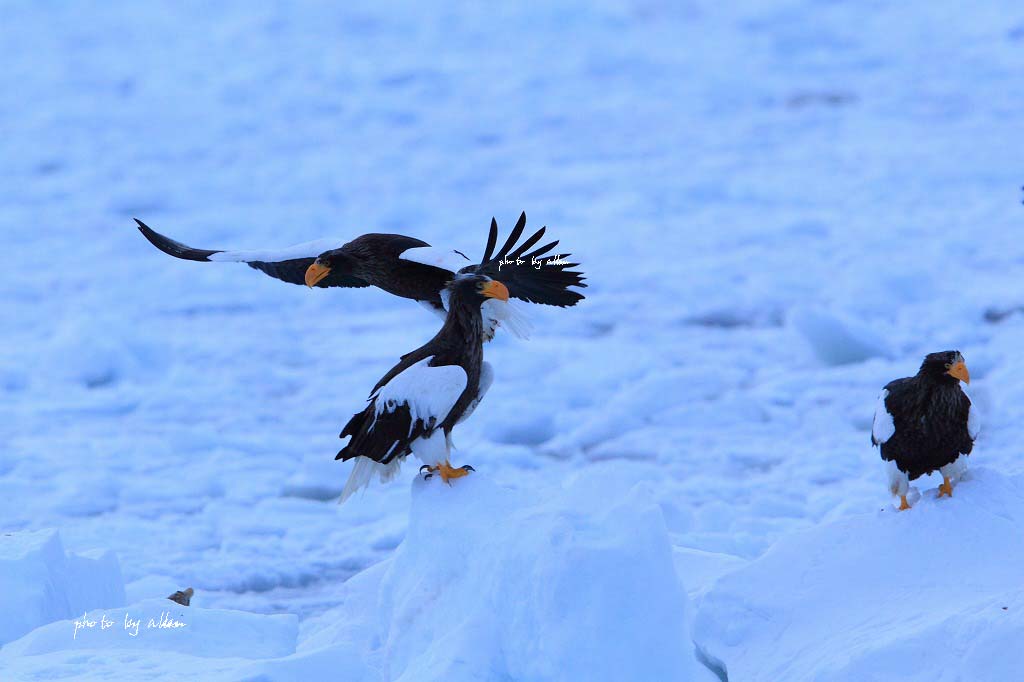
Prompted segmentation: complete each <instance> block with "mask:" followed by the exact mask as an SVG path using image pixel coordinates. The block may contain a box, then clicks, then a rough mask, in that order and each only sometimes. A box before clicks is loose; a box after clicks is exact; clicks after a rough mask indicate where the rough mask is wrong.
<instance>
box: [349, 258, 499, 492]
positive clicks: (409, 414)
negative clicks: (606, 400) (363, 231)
mask: <svg viewBox="0 0 1024 682" xmlns="http://www.w3.org/2000/svg"><path fill="white" fill-rule="evenodd" d="M445 292H446V294H447V298H448V314H447V316H446V317H445V321H444V326H442V327H441V331H439V332H438V333H437V334H436V335H435V336H434V338H432V339H431V340H430V341H428V342H427V343H425V344H424V345H422V346H420V347H419V348H417V349H416V350H414V351H412V352H411V353H406V354H405V355H403V356H402V359H401V360H400V361H399V363H398V364H397V365H395V366H394V367H392V368H391V370H390V371H389V372H388V373H387V374H385V375H384V376H383V377H382V378H381V380H380V381H378V382H377V385H376V386H374V387H373V390H372V391H370V398H369V404H368V405H367V406H366V409H364V410H362V411H361V412H359V413H357V414H355V415H354V416H353V417H352V419H350V420H349V422H348V424H346V425H345V428H344V429H342V432H341V435H340V437H341V438H345V437H346V436H351V437H352V438H351V440H350V441H349V442H348V444H347V445H346V446H345V447H344V448H342V450H341V452H339V453H338V456H337V457H335V459H341V460H349V459H353V458H356V462H355V466H354V467H353V468H352V473H351V475H350V476H349V479H348V482H347V483H346V484H345V489H344V491H343V492H342V494H341V501H342V502H344V501H345V500H346V499H348V498H349V497H350V496H351V495H352V493H354V492H355V491H356V490H359V489H360V488H362V487H364V486H365V485H367V484H368V483H369V482H370V480H371V479H372V478H373V476H374V475H375V474H376V475H379V477H380V479H381V480H382V481H386V480H389V479H390V478H391V477H392V476H394V474H395V473H396V472H397V470H398V464H399V463H400V461H401V460H402V459H404V458H405V457H406V456H407V455H409V454H410V453H414V454H415V455H416V456H417V457H418V458H419V459H420V460H421V461H423V462H424V464H425V465H426V468H427V469H428V470H429V472H430V473H431V474H433V473H437V474H438V475H439V476H440V477H441V479H442V480H443V481H445V482H446V483H447V482H448V481H449V479H452V478H460V477H462V476H465V475H466V474H468V473H469V472H470V471H472V468H471V467H461V468H460V467H453V466H451V464H449V463H448V457H449V453H450V451H451V432H452V429H453V428H454V427H455V425H456V424H457V423H459V422H460V421H462V420H464V419H466V418H467V417H468V416H469V415H470V414H472V412H473V410H474V409H476V406H477V404H479V402H480V400H481V399H482V398H483V396H484V394H485V393H486V392H487V389H488V388H490V385H491V381H492V379H493V376H494V375H493V372H492V371H491V367H490V365H489V364H488V363H486V362H484V361H483V329H482V325H481V314H480V306H481V305H483V304H484V302H486V301H488V300H489V299H492V298H496V299H498V300H507V299H508V294H509V292H508V289H507V287H506V286H505V285H504V284H502V283H501V282H498V281H496V280H492V279H490V278H489V277H486V276H483V275H478V274H464V275H458V276H456V278H455V279H454V280H452V281H451V282H450V283H449V284H448V286H447V287H446V288H445Z"/></svg>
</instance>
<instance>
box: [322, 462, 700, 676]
mask: <svg viewBox="0 0 1024 682" xmlns="http://www.w3.org/2000/svg"><path fill="white" fill-rule="evenodd" d="M589 489H590V488H589V487H588V486H587V485H577V486H570V487H569V488H567V489H565V490H562V489H558V490H557V491H556V490H539V491H538V490H510V489H507V488H502V487H499V486H498V485H496V484H495V483H494V482H492V481H491V480H489V479H488V478H486V477H485V476H483V475H481V474H473V475H471V476H469V477H467V478H463V479H459V480H458V481H456V482H455V483H454V485H452V486H451V487H449V486H446V485H444V484H443V483H441V482H440V481H438V480H428V481H424V480H423V479H422V478H419V477H417V478H416V479H415V481H414V483H413V495H412V505H411V510H410V520H409V530H408V533H407V535H406V538H405V541H404V542H403V544H402V545H401V546H400V547H399V549H398V550H397V551H396V553H395V555H394V557H392V558H391V559H389V560H388V561H387V562H385V563H383V564H379V565H378V566H376V567H374V568H372V569H370V570H368V571H366V572H364V573H363V574H361V575H359V576H356V577H355V578H353V579H352V580H351V581H350V585H349V587H350V588H351V590H352V591H351V594H350V596H349V598H348V599H346V602H345V604H344V605H343V606H341V607H339V608H338V609H335V610H334V611H331V612H328V613H327V614H325V615H324V616H321V617H320V619H319V620H320V624H321V625H322V626H324V627H323V629H322V630H321V631H320V632H319V633H318V636H316V637H313V638H311V640H310V641H309V642H307V643H306V644H307V645H308V646H309V647H317V646H320V647H321V648H322V647H323V645H325V644H331V645H334V646H337V645H340V644H344V645H346V646H349V647H351V648H352V649H353V650H363V651H366V652H367V654H366V656H367V660H368V661H370V662H373V661H375V664H374V665H372V666H371V665H369V664H368V668H369V667H373V668H375V669H377V670H379V671H380V672H379V677H376V678H374V679H383V680H417V681H419V680H445V681H449V682H454V681H458V680H480V679H514V680H523V681H529V680H584V679H585V680H616V681H618V680H623V679H648V680H684V681H685V680H691V679H694V676H695V675H696V674H697V673H696V671H695V661H694V656H693V646H692V643H691V639H690V637H689V632H688V626H687V598H686V595H685V593H684V591H683V589H682V586H681V583H680V581H679V580H678V578H677V577H676V575H675V573H674V566H673V561H672V552H671V547H670V543H669V538H668V533H667V531H666V529H665V524H664V521H663V519H662V515H661V512H660V510H659V508H658V507H657V506H656V505H655V504H654V503H653V502H651V501H650V500H651V494H650V491H649V490H646V489H645V488H644V487H643V486H637V487H636V488H634V489H633V490H632V491H628V492H627V491H624V492H623V494H622V495H621V499H619V500H614V499H608V498H604V499H602V500H595V499H594V498H593V497H592V496H589V495H587V491H588V490H589ZM327 623H329V625H324V624H327ZM312 627H315V625H314V626H312Z"/></svg>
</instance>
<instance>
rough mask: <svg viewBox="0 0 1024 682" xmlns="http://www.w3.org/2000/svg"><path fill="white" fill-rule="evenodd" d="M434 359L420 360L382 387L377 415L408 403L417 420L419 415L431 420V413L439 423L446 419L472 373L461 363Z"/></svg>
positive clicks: (413, 417) (425, 419)
mask: <svg viewBox="0 0 1024 682" xmlns="http://www.w3.org/2000/svg"><path fill="white" fill-rule="evenodd" d="M431 359H432V358H426V359H424V360H420V361H419V362H417V363H416V364H415V365H413V366H411V367H409V368H408V369H406V370H404V371H402V372H401V373H399V375H398V376H396V377H395V378H394V379H392V380H391V381H389V382H388V383H386V384H385V385H384V386H382V387H381V389H380V390H379V391H378V392H377V396H376V398H377V402H376V413H375V417H379V416H380V415H381V414H382V413H384V412H392V411H394V410H395V409H396V408H397V407H399V406H400V405H408V406H409V414H410V415H411V416H412V423H413V424H415V423H416V420H417V419H419V420H422V421H423V422H424V423H429V422H430V419H431V417H433V418H434V419H435V424H440V423H441V422H442V421H444V419H445V417H447V416H448V413H449V412H451V411H452V408H453V407H454V406H455V403H456V402H457V401H458V399H459V396H461V395H462V392H463V391H465V390H466V383H467V382H468V377H467V376H466V370H464V369H462V368H461V367H459V366H458V365H445V366H443V367H430V366H428V363H429V362H430V360H431Z"/></svg>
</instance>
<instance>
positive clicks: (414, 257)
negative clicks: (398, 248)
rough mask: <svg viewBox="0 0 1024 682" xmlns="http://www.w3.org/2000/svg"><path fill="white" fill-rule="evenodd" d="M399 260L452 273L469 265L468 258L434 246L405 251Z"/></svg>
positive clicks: (417, 247)
mask: <svg viewBox="0 0 1024 682" xmlns="http://www.w3.org/2000/svg"><path fill="white" fill-rule="evenodd" d="M399 258H401V259H402V260H407V261H412V262H413V263H422V264H423V265H430V266H433V267H435V268H441V269H442V270H448V271H449V272H453V273H454V272H458V271H459V270H461V269H462V268H464V267H466V266H467V265H470V260H469V258H467V257H466V256H464V255H462V254H461V253H459V252H458V251H451V250H446V249H439V248H437V247H434V246H416V247H413V248H411V249H406V250H405V251H403V252H402V255H401V256H399Z"/></svg>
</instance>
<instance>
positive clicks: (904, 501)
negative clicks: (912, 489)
mask: <svg viewBox="0 0 1024 682" xmlns="http://www.w3.org/2000/svg"><path fill="white" fill-rule="evenodd" d="M907 509H910V505H909V504H907V496H906V495H900V511H904V510H907Z"/></svg>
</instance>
